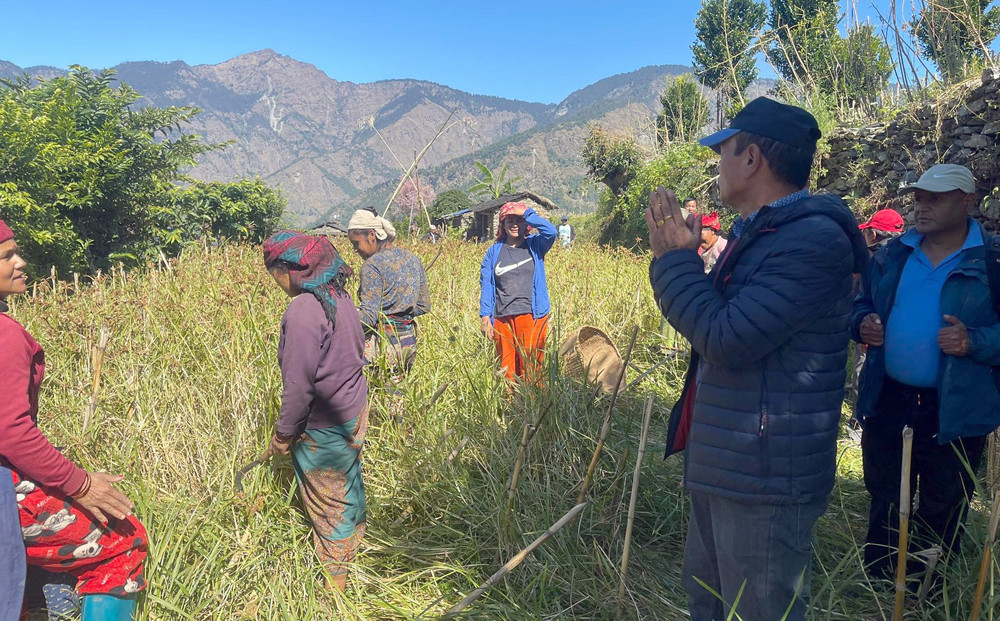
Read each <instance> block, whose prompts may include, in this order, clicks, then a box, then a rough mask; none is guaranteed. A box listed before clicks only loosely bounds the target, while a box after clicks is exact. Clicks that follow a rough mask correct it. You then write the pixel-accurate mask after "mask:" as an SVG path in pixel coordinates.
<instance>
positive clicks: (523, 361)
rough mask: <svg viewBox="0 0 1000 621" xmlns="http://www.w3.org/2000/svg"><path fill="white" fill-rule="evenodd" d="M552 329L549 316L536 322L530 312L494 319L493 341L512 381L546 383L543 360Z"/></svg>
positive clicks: (503, 366) (501, 363)
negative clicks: (549, 331) (546, 341)
mask: <svg viewBox="0 0 1000 621" xmlns="http://www.w3.org/2000/svg"><path fill="white" fill-rule="evenodd" d="M548 330H549V317H548V315H546V316H545V317H541V318H539V319H535V318H534V317H533V316H532V315H531V313H527V314H524V315H511V316H509V317H497V318H496V319H494V320H493V341H494V343H496V348H497V357H498V358H500V366H501V367H502V368H503V370H504V373H505V374H506V375H507V379H508V380H510V381H515V380H517V379H518V378H520V379H523V380H526V381H528V382H531V383H532V384H534V385H536V386H537V385H540V384H541V383H542V359H543V358H544V356H545V336H546V334H547V333H548Z"/></svg>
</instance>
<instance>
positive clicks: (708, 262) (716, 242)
mask: <svg viewBox="0 0 1000 621" xmlns="http://www.w3.org/2000/svg"><path fill="white" fill-rule="evenodd" d="M721 230H722V222H721V221H720V220H719V214H718V213H716V212H714V211H713V212H712V213H710V214H709V215H707V216H705V217H704V218H702V219H701V246H699V248H698V254H700V255H701V259H702V260H703V261H704V262H705V273H706V274H708V273H709V272H711V271H712V268H714V267H715V264H716V263H717V262H718V260H719V257H721V256H722V253H723V252H725V251H726V238H725V237H723V236H721V235H719V231H721Z"/></svg>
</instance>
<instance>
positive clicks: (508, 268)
mask: <svg viewBox="0 0 1000 621" xmlns="http://www.w3.org/2000/svg"><path fill="white" fill-rule="evenodd" d="M531 261H532V260H531V259H525V260H524V261H521V262H520V263H515V264H514V265H505V266H503V267H500V266H499V265H498V266H497V269H496V272H497V276H503V275H504V274H506V273H507V272H510V271H513V270H516V269H517V268H519V267H521V266H522V265H524V264H525V263H531Z"/></svg>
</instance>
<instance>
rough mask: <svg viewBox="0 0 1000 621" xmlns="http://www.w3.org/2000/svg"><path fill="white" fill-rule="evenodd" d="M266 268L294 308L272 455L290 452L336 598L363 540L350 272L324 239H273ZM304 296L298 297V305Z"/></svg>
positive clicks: (364, 389)
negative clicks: (349, 286)
mask: <svg viewBox="0 0 1000 621" xmlns="http://www.w3.org/2000/svg"><path fill="white" fill-rule="evenodd" d="M264 265H265V266H266V267H267V270H268V272H270V274H271V276H272V277H273V278H274V280H275V282H277V283H278V286H279V287H281V289H282V290H283V291H284V292H285V293H287V294H288V295H289V296H290V297H291V298H293V299H292V301H291V303H289V305H288V308H287V309H286V310H285V315H284V317H282V319H281V339H280V341H279V343H278V365H279V366H280V367H281V379H282V384H283V387H284V388H283V392H282V395H281V414H280V416H279V417H278V422H277V425H276V429H275V432H274V437H272V438H271V445H270V448H269V449H268V452H269V454H271V455H274V454H279V455H287V454H289V452H291V455H292V466H293V467H294V469H295V477H296V479H297V480H298V483H299V492H300V493H301V495H302V503H303V505H305V510H306V514H307V515H308V516H309V519H310V521H311V522H312V526H313V539H314V542H315V546H316V555H317V556H318V557H319V559H320V561H321V562H322V563H323V566H324V568H325V569H326V571H327V572H329V575H330V581H331V583H332V584H333V586H334V587H336V588H338V589H340V590H343V589H344V588H345V587H346V585H347V574H348V572H349V571H350V567H351V565H352V564H353V561H354V556H355V554H356V553H357V549H358V546H359V544H360V542H361V538H362V537H363V536H364V531H365V487H364V483H363V481H362V478H361V451H362V448H363V447H364V439H365V432H366V430H367V427H368V384H367V383H366V381H365V376H364V373H363V372H362V369H363V368H364V365H365V361H364V358H363V351H364V333H363V331H362V328H361V321H360V319H359V318H358V311H357V309H356V308H355V307H354V303H353V302H352V301H351V298H350V296H349V295H348V294H347V292H346V291H345V289H344V285H345V284H346V282H347V279H348V278H349V277H350V276H351V268H350V267H348V266H347V264H346V263H344V260H343V259H342V258H341V257H340V255H339V254H338V253H337V250H336V249H335V248H334V247H333V244H331V243H330V241H329V240H327V239H326V238H325V237H313V236H310V235H303V234H301V233H296V232H293V231H280V232H278V233H275V234H274V235H273V236H271V237H270V238H268V240H267V241H265V242H264ZM301 294H305V295H301Z"/></svg>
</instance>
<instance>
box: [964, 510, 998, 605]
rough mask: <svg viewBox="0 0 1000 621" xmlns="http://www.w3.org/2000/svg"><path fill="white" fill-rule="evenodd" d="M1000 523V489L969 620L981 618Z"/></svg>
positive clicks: (991, 515)
mask: <svg viewBox="0 0 1000 621" xmlns="http://www.w3.org/2000/svg"><path fill="white" fill-rule="evenodd" d="M998 523H1000V490H997V491H996V492H995V493H994V494H993V510H992V511H991V512H990V527H989V530H988V531H987V532H986V545H985V546H983V560H982V561H980V562H979V579H978V580H977V581H976V595H975V598H973V600H972V613H971V614H970V615H969V621H976V620H977V619H979V611H980V609H981V608H982V606H983V592H984V591H985V590H986V576H987V575H988V574H989V571H990V565H991V564H992V562H993V544H994V543H996V540H997V525H998Z"/></svg>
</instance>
